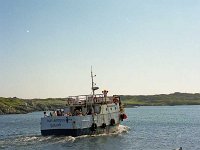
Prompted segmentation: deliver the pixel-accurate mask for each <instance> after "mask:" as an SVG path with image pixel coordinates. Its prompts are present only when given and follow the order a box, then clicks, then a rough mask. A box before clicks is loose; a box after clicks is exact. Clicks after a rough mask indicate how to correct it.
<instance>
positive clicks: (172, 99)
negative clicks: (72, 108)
mask: <svg viewBox="0 0 200 150" xmlns="http://www.w3.org/2000/svg"><path fill="white" fill-rule="evenodd" d="M120 97H121V101H122V103H123V104H125V106H126V107H134V106H167V105H168V106H173V105H200V93H196V94H189V93H179V92H176V93H173V94H160V95H146V96H144V95H138V96H134V95H121V96H120ZM66 103H67V101H66V98H47V99H29V100H28V99H19V98H16V97H13V98H3V97H0V114H17V113H28V112H32V111H44V110H54V109H57V108H63V106H65V105H66Z"/></svg>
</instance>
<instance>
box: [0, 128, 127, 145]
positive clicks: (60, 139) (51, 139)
mask: <svg viewBox="0 0 200 150" xmlns="http://www.w3.org/2000/svg"><path fill="white" fill-rule="evenodd" d="M129 130H130V128H129V127H127V126H124V125H119V127H118V130H117V131H116V132H114V133H109V134H106V133H105V134H98V135H82V136H78V137H72V136H41V135H30V136H17V137H12V138H6V139H1V140H0V148H9V147H13V146H25V145H34V144H36V143H37V144H38V143H40V144H45V143H51V144H57V143H73V142H74V141H75V140H79V139H82V138H88V137H101V136H113V135H121V134H122V133H127V132H128V131H129Z"/></svg>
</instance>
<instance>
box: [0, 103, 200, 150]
mask: <svg viewBox="0 0 200 150" xmlns="http://www.w3.org/2000/svg"><path fill="white" fill-rule="evenodd" d="M126 112H127V115H128V119H127V120H126V121H124V122H123V123H122V125H121V126H120V127H119V131H118V132H117V133H115V134H110V135H98V136H81V137H77V138H73V137H66V136H63V137H54V136H47V137H43V136H41V135H40V117H41V116H42V115H43V113H42V112H34V113H29V114H20V115H2V116H0V149H10V150H13V149H19V150H23V149H37V150H40V149H41V150H43V149H52V150H55V149H56V150H59V149H61V150H64V149H65V150H68V149H73V150H76V149H77V150H78V149H79V150H80V149H91V150H94V149H95V150H111V149H112V150H173V149H176V148H178V147H182V148H183V150H200V106H162V107H150V106H149V107H138V108H127V109H126Z"/></svg>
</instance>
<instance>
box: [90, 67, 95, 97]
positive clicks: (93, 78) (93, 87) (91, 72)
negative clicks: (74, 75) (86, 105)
mask: <svg viewBox="0 0 200 150" xmlns="http://www.w3.org/2000/svg"><path fill="white" fill-rule="evenodd" d="M95 76H96V75H95ZM95 76H93V72H92V66H91V78H92V96H94V77H95Z"/></svg>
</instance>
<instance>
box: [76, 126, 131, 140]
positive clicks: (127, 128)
mask: <svg viewBox="0 0 200 150" xmlns="http://www.w3.org/2000/svg"><path fill="white" fill-rule="evenodd" d="M129 130H130V128H129V127H128V126H124V125H119V127H118V130H117V131H116V132H113V133H103V134H95V135H82V136H78V137H76V138H75V139H79V138H86V137H98V136H110V135H111V136H112V135H118V134H121V133H124V132H128V131H129Z"/></svg>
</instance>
